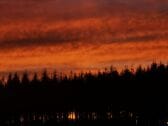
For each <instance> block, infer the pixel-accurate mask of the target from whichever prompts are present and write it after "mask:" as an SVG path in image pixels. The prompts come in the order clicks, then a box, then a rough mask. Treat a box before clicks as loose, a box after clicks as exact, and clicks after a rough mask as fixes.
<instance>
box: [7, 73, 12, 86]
mask: <svg viewBox="0 0 168 126" xmlns="http://www.w3.org/2000/svg"><path fill="white" fill-rule="evenodd" d="M7 86H9V87H10V86H12V73H9V75H8V78H7Z"/></svg>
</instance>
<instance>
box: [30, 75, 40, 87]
mask: <svg viewBox="0 0 168 126" xmlns="http://www.w3.org/2000/svg"><path fill="white" fill-rule="evenodd" d="M31 83H32V85H38V84H39V79H38V76H37V73H34V76H33V79H32V81H31Z"/></svg>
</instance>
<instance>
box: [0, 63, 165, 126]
mask: <svg viewBox="0 0 168 126" xmlns="http://www.w3.org/2000/svg"><path fill="white" fill-rule="evenodd" d="M167 85H168V65H164V64H155V63H153V64H152V65H151V66H150V67H148V68H146V69H143V68H141V67H139V68H138V69H137V70H129V69H125V70H123V72H122V73H118V71H116V70H115V69H114V68H111V69H109V70H108V69H105V70H104V71H102V72H98V73H97V74H96V75H95V74H94V75H93V74H91V73H81V74H80V75H76V74H73V73H72V74H71V75H70V76H69V77H68V76H66V75H62V74H60V75H58V74H57V73H53V75H52V76H48V74H47V72H46V71H45V72H44V73H43V75H42V77H41V78H40V79H38V76H37V74H34V77H33V79H32V80H30V79H29V78H28V74H27V73H24V74H23V76H22V78H21V79H20V78H19V77H18V75H17V73H15V74H14V75H12V74H9V76H8V79H7V82H4V81H3V80H2V81H0V126H3V125H7V126H11V125H16V126H19V125H22V126H33V125H35V126H38V125H64V126H66V125H79V126H80V125H83V126H84V125H85V126H86V125H97V124H100V123H101V122H102V125H114V126H117V125H122V126H123V125H129V126H132V125H134V126H135V125H136V126H159V125H160V126H161V125H166V124H167V121H168V120H167V119H168V118H167V117H168V97H167V96H168V89H167Z"/></svg>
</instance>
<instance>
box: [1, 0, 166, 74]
mask: <svg viewBox="0 0 168 126" xmlns="http://www.w3.org/2000/svg"><path fill="white" fill-rule="evenodd" d="M167 22H168V1H167V0H28V1H27V0H17V1H16V0H1V1H0V59H1V60H0V71H1V72H12V71H23V70H33V71H38V70H41V69H44V68H46V69H57V70H58V71H63V72H67V71H70V70H73V71H85V70H98V69H102V68H104V67H109V66H110V65H114V66H116V67H117V68H119V69H120V68H122V67H124V66H125V65H128V66H137V65H139V64H142V65H143V66H146V65H148V64H150V63H151V62H153V61H156V62H163V63H167V62H168V24H167Z"/></svg>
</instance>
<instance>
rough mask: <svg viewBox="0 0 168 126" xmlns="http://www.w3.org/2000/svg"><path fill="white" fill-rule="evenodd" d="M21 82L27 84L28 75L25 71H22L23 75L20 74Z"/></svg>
mask: <svg viewBox="0 0 168 126" xmlns="http://www.w3.org/2000/svg"><path fill="white" fill-rule="evenodd" d="M21 83H22V84H23V85H29V83H30V82H29V77H28V73H27V72H24V73H23V76H22V79H21Z"/></svg>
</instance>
